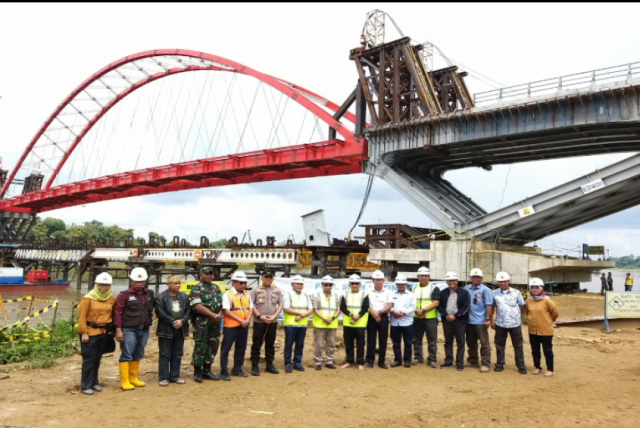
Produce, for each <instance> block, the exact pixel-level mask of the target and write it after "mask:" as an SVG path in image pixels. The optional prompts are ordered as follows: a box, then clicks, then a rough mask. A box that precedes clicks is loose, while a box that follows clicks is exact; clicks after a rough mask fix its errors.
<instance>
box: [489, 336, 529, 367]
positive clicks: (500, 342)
mask: <svg viewBox="0 0 640 428" xmlns="http://www.w3.org/2000/svg"><path fill="white" fill-rule="evenodd" d="M507 335H509V336H511V344H512V345H513V351H514V353H515V354H516V367H517V368H518V370H523V369H526V367H525V365H524V351H523V349H522V329H521V328H520V326H518V327H514V328H503V327H500V326H496V335H495V337H494V338H493V341H494V343H495V344H496V354H498V360H497V361H496V367H504V348H505V346H506V345H507Z"/></svg>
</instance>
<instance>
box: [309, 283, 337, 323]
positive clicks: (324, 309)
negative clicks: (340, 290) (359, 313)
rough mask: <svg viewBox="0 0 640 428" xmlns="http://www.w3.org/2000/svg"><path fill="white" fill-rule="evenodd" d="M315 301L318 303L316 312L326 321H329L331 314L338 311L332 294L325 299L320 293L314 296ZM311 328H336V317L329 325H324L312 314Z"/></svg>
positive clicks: (324, 295) (325, 296)
mask: <svg viewBox="0 0 640 428" xmlns="http://www.w3.org/2000/svg"><path fill="white" fill-rule="evenodd" d="M315 297H316V300H317V302H318V312H320V313H321V314H322V316H323V317H325V318H327V319H331V317H332V316H333V314H335V313H336V311H337V310H338V305H337V304H336V298H335V296H334V295H333V294H331V295H330V296H329V297H327V295H326V294H324V293H323V292H322V291H320V292H318V294H316V296H315ZM313 328H338V317H336V319H334V320H333V321H331V324H326V323H325V322H324V321H322V320H321V319H320V317H319V316H317V315H316V314H315V312H314V313H313Z"/></svg>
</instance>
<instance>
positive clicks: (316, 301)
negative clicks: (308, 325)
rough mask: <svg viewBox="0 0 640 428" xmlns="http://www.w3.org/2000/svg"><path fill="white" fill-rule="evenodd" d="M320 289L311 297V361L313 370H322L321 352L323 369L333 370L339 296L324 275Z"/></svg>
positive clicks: (330, 281) (327, 277) (331, 279)
mask: <svg viewBox="0 0 640 428" xmlns="http://www.w3.org/2000/svg"><path fill="white" fill-rule="evenodd" d="M321 285H322V289H321V290H319V291H317V292H315V293H314V294H313V296H312V302H311V304H312V306H313V341H314V343H315V347H314V350H313V359H314V361H315V369H316V370H321V369H322V361H323V358H322V352H323V351H324V352H325V353H326V355H327V358H326V359H324V364H325V367H326V368H328V369H335V368H336V366H335V365H334V364H333V363H334V355H335V352H336V332H337V330H338V315H339V314H340V299H341V297H340V294H338V293H337V292H334V291H333V278H331V276H329V275H326V276H324V277H323V278H322V280H321Z"/></svg>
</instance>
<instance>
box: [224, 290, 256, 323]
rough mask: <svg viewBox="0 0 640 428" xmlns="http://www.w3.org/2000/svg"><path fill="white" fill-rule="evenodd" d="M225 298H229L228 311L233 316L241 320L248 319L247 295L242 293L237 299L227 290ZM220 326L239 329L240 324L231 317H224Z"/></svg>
mask: <svg viewBox="0 0 640 428" xmlns="http://www.w3.org/2000/svg"><path fill="white" fill-rule="evenodd" d="M227 297H228V298H229V304H230V306H231V309H230V310H231V311H233V315H235V316H237V317H238V318H242V319H243V320H246V319H248V318H249V315H251V304H250V303H249V295H248V294H247V293H242V296H240V297H238V296H237V295H236V293H234V292H233V291H231V290H229V291H227ZM222 325H223V326H224V327H225V328H232V327H240V322H239V321H236V320H235V319H233V318H231V317H224V320H223V322H222Z"/></svg>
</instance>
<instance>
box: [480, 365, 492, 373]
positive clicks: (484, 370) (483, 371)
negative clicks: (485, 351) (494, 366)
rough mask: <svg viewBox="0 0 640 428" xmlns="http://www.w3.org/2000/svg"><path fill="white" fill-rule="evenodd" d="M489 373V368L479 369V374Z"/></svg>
mask: <svg viewBox="0 0 640 428" xmlns="http://www.w3.org/2000/svg"><path fill="white" fill-rule="evenodd" d="M490 371H491V369H490V368H489V367H487V366H482V367H480V373H488V372H490Z"/></svg>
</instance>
